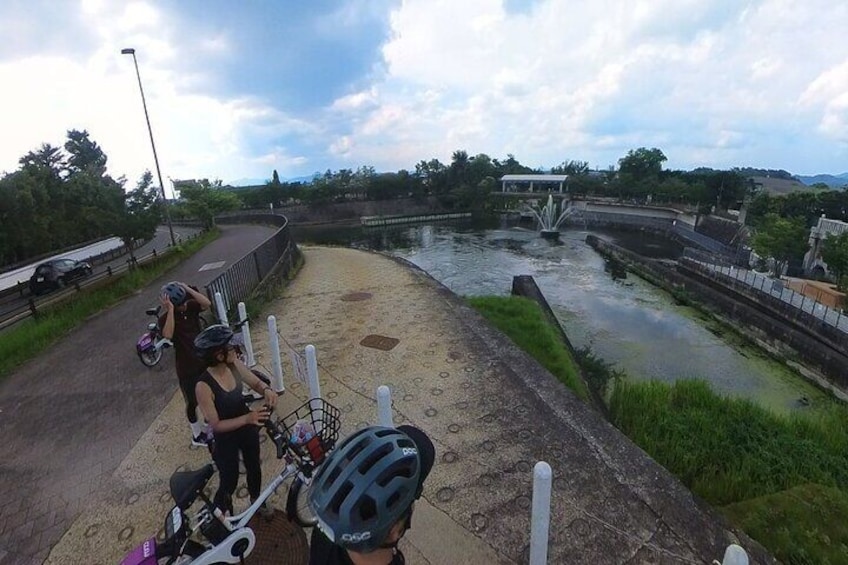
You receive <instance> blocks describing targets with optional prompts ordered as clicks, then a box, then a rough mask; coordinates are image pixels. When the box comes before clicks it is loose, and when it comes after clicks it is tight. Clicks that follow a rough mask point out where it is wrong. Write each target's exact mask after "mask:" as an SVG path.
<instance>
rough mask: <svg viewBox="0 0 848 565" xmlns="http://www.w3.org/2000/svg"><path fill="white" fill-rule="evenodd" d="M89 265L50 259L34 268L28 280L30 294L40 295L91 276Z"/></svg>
mask: <svg viewBox="0 0 848 565" xmlns="http://www.w3.org/2000/svg"><path fill="white" fill-rule="evenodd" d="M91 271H92V269H91V265H89V264H88V263H86V262H85V261H76V260H74V259H51V260H50V261H47V262H45V263H41V264H40V265H39V266H38V267H36V268H35V273H33V275H32V277H30V279H29V290H30V292H31V293H32V294H42V293H45V292H50V291H51V290H56V289H58V288H62V287H63V286H65V285H66V284H68V283H70V282H73V281H75V280H77V279H81V278H84V277H87V276H89V275H90V274H91Z"/></svg>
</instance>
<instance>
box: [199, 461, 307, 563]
mask: <svg viewBox="0 0 848 565" xmlns="http://www.w3.org/2000/svg"><path fill="white" fill-rule="evenodd" d="M285 458H286V466H285V467H284V468H283V470H282V471H281V472H280V473H278V474H277V476H276V477H274V480H273V481H271V482H270V483H269V484H268V486H267V487H265V490H263V491H262V494H260V495H259V497H258V498H257V499H256V500H255V501H254V502H253V504H251V505H250V507H248V508H247V510H245V511H244V512H241V513H239V514H236V515H235V516H228V517H225V518H224V519H223V521H222V523H223V525H224V526H225V527H226V528H228V529H229V530H230V532H229V534H228V535H227V537H226V538H224V539H223V540H222V541H221V542H220V543H218V544H216V545H213V546H212V547H210V548H209V549H207V550H206V551H204V552H203V553H202V554H201V555H199V556H197V557H196V558H194V559H193V560H191V561H190V563H192V565H212V564H214V563H233V564H237V563H241V562H242V561H241V559H242V557H241V556H242V555H244V556H247V555H250V553H251V552H252V551H253V548H254V546H255V545H256V535H255V534H254V533H253V530H252V529H251V528H250V527H249V526H248V525H247V524H248V523H249V522H250V520H251V518H253V516H254V515H255V514H256V512H257V511H258V510H259V507H260V506H261V505H262V503H263V502H265V501H266V500H267V499H268V498H269V497H270V496H271V495H272V494H274V492H276V490H277V489H278V488H279V487H280V485H282V484H283V483H284V482H285V481H287V480H288V479H289V478H294V477H295V476H296V475H298V474H300V475H301V477H303V475H302V473H300V471H299V470H298V468H297V465H295V464H294V462H293V461H291V460H290V459H291V456H289V455H288V454H286V457H285ZM201 513H205V514H206V515H205V516H204V517H203V518H202V519H201V520H198V523H197V525H196V526H195V527H194V528H193V530H194V531H196V530H197V529H199V528H200V527H201V526H202V525H203V524H204V523H205V522H204V520H219V518H218V517H217V516H214V515H211V514H210V513H209V512H208V510H207V509H206V508H204V509H203V510H201V511H200V513H199V514H201Z"/></svg>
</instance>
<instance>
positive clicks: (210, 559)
mask: <svg viewBox="0 0 848 565" xmlns="http://www.w3.org/2000/svg"><path fill="white" fill-rule="evenodd" d="M339 415H340V411H339V409H338V408H336V407H334V406H333V405H332V404H330V403H329V402H326V401H324V400H323V399H321V398H312V399H309V400H307V401H306V402H304V403H303V404H302V405H301V406H300V407H299V408H297V409H295V410H294V411H292V412H291V413H290V414H288V415H286V416H284V417H283V418H280V419H277V420H270V419H269V420H266V421H265V423H264V426H265V431H266V433H267V434H268V436H269V438H270V439H271V441H272V443H273V444H274V445H275V446H276V449H277V453H276V458H277V459H278V460H285V465H284V466H283V468H282V469H281V470H280V471H279V472H278V473H277V474H276V475H275V476H274V478H273V479H272V480H271V481H270V482H269V483H268V484H267V485H266V486H265V488H264V489H263V490H262V492H261V493H260V494H259V496H258V497H257V499H256V500H255V501H253V503H252V504H251V505H250V506H249V507H248V508H247V509H246V510H244V511H243V512H241V513H239V514H236V515H234V516H224V515H223V514H222V513H221V510H220V509H217V508H215V506H214V503H213V502H212V500H210V499H209V497H208V496H207V495H206V494H205V492H204V489H205V487H206V485H207V483H208V481H209V480H210V479H211V478H212V476H213V475H214V473H215V468H214V466H213V465H212V464H211V463H209V464H206V465H205V466H203V467H202V468H200V469H197V470H196V471H181V472H175V473H174V474H173V475H172V476H171V481H170V490H171V496H172V498H173V499H174V502H175V504H176V505H175V506H174V507H173V508H172V509H171V511H170V512H169V513H168V516H167V517H166V521H165V541H164V542H161V544H160V542H158V541H157V540H156V538H149V539H148V540H147V541H145V542H144V543H143V544H142V545H140V546H138V547H137V548H136V549H134V550H133V551H132V552H131V553H130V554H128V555H127V557H126V558H125V559H124V561H123V562H122V565H142V564H145V565H147V564H148V563H151V562H150V561H149V559H150V556H151V551H152V550H155V551H153V559H160V560H162V559H169V563H179V564H181V565H184V564H188V563H192V564H194V565H212V564H215V563H231V564H233V565H235V564H237V563H242V562H243V559H244V558H245V557H247V556H248V555H250V553H251V552H252V551H253V549H254V547H255V545H256V536H255V534H254V532H253V530H252V529H251V528H250V526H249V523H250V520H251V519H252V518H253V517H254V516H255V515H256V512H257V511H258V510H259V508H260V507H261V505H262V504H263V503H265V502H266V501H267V500H268V499H269V498H270V497H271V495H272V494H274V493H275V492H276V491H277V489H278V488H279V487H280V485H282V484H283V483H284V482H286V481H287V480H290V479H291V480H292V483H291V485H290V486H289V492H288V500H287V503H286V513H287V515H288V516H289V518H290V519H294V520H295V521H296V522H297V523H298V525H301V526H304V527H308V526H310V525H312V524H314V522H313V521H311V519H310V521H306V520H307V519H306V518H303V514H302V510H303V507H302V506H298V501H299V500H300V499H299V495H300V494H301V493H302V492H303V491H302V490H301V489H302V488H304V486H306V485H309V484H310V483H311V480H312V476H313V473H314V471H315V469H316V468H317V466H318V465H320V464H321V463H322V462H323V460H324V458H325V457H326V454H327V453H329V452H330V451H331V450H332V449H333V448H334V447H335V444H336V441H338V435H339V427H340V422H339ZM303 423H308V424H310V425H311V427H312V429H313V431H312V436H311V437H304V433H303V432H304V430H303V427H302V426H301V424H303ZM315 430H318V433H315ZM316 452H317V453H316ZM198 499H199V500H201V501H203V505H202V506H201V507H200V509H199V510H198V511H197V512H196V513H194V515H193V516H189V515H188V509H189V507H191V506H192V505H193V504H194V502H195V500H198ZM301 502H302V501H301ZM200 540H203V541H200Z"/></svg>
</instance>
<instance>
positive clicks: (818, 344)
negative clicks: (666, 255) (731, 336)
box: [586, 235, 848, 400]
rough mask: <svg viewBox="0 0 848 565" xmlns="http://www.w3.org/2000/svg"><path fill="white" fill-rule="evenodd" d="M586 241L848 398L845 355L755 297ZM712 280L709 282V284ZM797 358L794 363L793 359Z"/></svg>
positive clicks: (606, 244) (595, 240)
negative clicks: (770, 310)
mask: <svg viewBox="0 0 848 565" xmlns="http://www.w3.org/2000/svg"><path fill="white" fill-rule="evenodd" d="M586 243H588V244H589V245H591V246H592V247H593V248H594V249H595V250H597V251H598V252H599V253H601V254H603V255H607V256H612V257H614V258H616V259H618V260H619V261H622V262H623V263H625V264H626V265H627V267H628V268H629V269H632V270H633V271H634V272H635V273H636V274H638V275H639V276H641V277H643V278H645V279H647V280H649V281H650V282H652V283H653V284H656V285H657V286H660V287H663V288H666V289H668V290H672V291H674V290H685V291H686V292H687V293H688V294H689V295H690V296H691V297H692V298H693V299H694V300H695V301H696V302H698V303H699V304H702V305H703V306H704V307H706V308H707V309H709V310H711V311H713V312H714V313H716V314H718V315H719V316H720V317H721V318H723V319H724V320H725V321H728V322H729V323H731V324H732V325H733V327H734V328H736V329H737V330H739V331H741V332H742V333H743V334H744V335H746V336H748V337H749V338H751V339H753V340H754V341H756V342H757V343H759V344H760V345H761V346H762V347H764V348H765V349H766V350H767V351H769V352H770V353H771V354H773V355H775V356H777V357H779V358H781V359H782V360H783V361H786V362H787V363H788V364H790V365H791V366H793V367H794V368H795V369H797V370H798V371H799V372H801V374H803V375H804V376H805V377H806V378H808V379H809V380H811V381H813V382H814V383H816V384H817V385H819V386H822V387H823V388H826V389H829V390H831V391H832V392H833V393H834V394H835V395H836V396H838V397H840V398H842V399H844V400H848V356H846V355H845V354H844V353H842V352H841V351H838V350H836V349H834V348H832V347H830V346H828V345H827V344H826V343H823V342H822V341H821V340H819V339H817V338H816V337H814V336H811V335H810V334H809V333H808V332H806V331H804V330H802V329H800V328H796V327H793V326H792V325H790V324H788V323H786V322H784V321H782V320H780V319H778V318H776V317H774V316H773V315H770V314H769V313H768V312H767V311H764V309H763V308H762V307H761V306H759V305H757V304H756V303H755V302H754V301H752V300H750V299H748V298H746V297H745V296H743V295H740V294H738V293H734V292H733V291H732V290H731V289H727V288H716V284H715V283H714V281H708V280H707V279H706V278H704V277H696V276H694V274H693V273H692V272H688V271H680V270H676V269H673V268H670V267H668V266H666V265H664V264H662V263H659V262H656V261H653V260H650V259H645V258H643V257H640V256H639V255H637V254H635V253H631V252H630V251H627V250H626V249H622V248H621V247H618V246H616V245H614V244H612V243H609V242H606V241H603V240H601V239H599V238H597V237H595V236H593V235H589V236H587V237H586ZM710 283H712V284H710ZM795 359H797V362H793V360H795Z"/></svg>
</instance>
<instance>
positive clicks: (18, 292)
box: [0, 240, 147, 315]
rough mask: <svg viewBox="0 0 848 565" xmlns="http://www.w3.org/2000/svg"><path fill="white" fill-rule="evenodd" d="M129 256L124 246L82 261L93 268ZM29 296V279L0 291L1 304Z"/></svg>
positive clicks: (137, 243) (136, 245) (138, 243)
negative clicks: (10, 298)
mask: <svg viewBox="0 0 848 565" xmlns="http://www.w3.org/2000/svg"><path fill="white" fill-rule="evenodd" d="M95 243H96V242H95ZM146 243H147V241H146V240H138V241H136V242H135V245H134V246H133V248H134V249H138V248H139V247H142V246H143V245H145V244H146ZM127 254H128V252H127V248H126V246H123V245H122V246H121V247H116V248H115V249H111V250H109V251H104V252H103V253H99V254H97V255H91V256H90V257H86V258H85V259H82V261H85V262H86V263H89V264H90V265H92V266H94V265H102V264H103V263H108V262H109V261H112V260H113V259H115V258H117V257H122V256H124V255H127ZM54 255H55V253H54ZM49 256H50V255H48V257H49ZM30 264H35V262H33V263H30ZM28 294H29V279H27V280H25V281H18V283H17V284H16V285H15V286H10V287H9V288H4V289H3V290H0V303H2V302H4V301H8V300H4V299H8V297H10V296H12V297H16V298H23V297H24V296H26V295H28ZM0 315H2V314H0Z"/></svg>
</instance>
